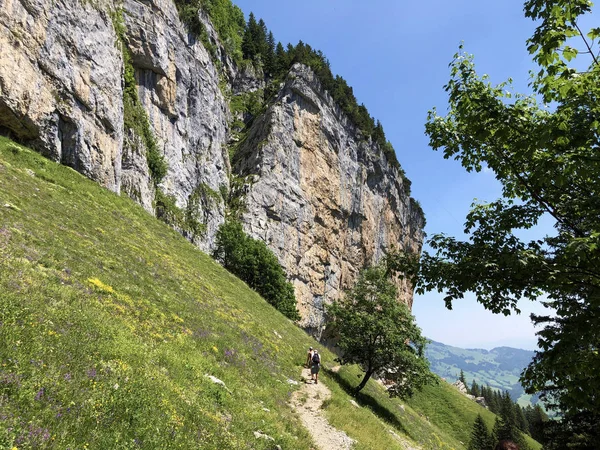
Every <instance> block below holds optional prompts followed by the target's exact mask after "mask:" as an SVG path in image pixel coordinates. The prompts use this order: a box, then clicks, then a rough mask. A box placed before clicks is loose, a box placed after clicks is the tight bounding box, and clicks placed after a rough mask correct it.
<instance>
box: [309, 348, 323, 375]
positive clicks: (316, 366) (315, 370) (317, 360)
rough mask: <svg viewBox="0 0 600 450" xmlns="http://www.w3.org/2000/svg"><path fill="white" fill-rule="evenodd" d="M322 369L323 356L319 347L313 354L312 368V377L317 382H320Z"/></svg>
mask: <svg viewBox="0 0 600 450" xmlns="http://www.w3.org/2000/svg"><path fill="white" fill-rule="evenodd" d="M320 369H321V356H320V355H319V352H318V351H317V349H315V350H314V351H313V355H312V367H311V369H310V377H311V378H312V379H313V380H314V381H315V384H319V370H320Z"/></svg>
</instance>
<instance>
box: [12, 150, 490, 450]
mask: <svg viewBox="0 0 600 450" xmlns="http://www.w3.org/2000/svg"><path fill="white" fill-rule="evenodd" d="M309 345H313V346H314V345H316V343H315V342H314V341H313V340H312V339H311V338H309V337H308V336H307V335H306V334H305V333H304V332H303V331H302V330H300V329H298V328H297V327H296V326H295V325H294V324H293V323H291V322H290V321H289V320H288V319H286V318H285V317H284V316H283V315H281V314H280V313H279V312H277V311H276V310H275V309H274V308H272V307H271V306H270V305H269V304H267V303H266V302H265V301H264V300H263V299H261V298H260V297H259V296H258V295H257V294H255V293H254V292H253V291H251V290H250V289H248V287H247V286H246V285H245V284H244V283H242V282H241V281H239V280H238V279H237V278H235V277H233V276H232V275H230V274H229V273H228V272H226V271H225V270H223V269H222V268H221V267H220V266H219V265H218V264H216V263H215V262H214V261H213V260H212V259H211V258H209V257H208V256H206V255H205V254H203V253H201V252H200V251H198V250H197V249H196V248H195V247H193V246H192V245H191V244H189V243H188V242H187V241H185V240H184V239H183V238H182V237H181V236H179V235H178V234H177V233H176V232H174V231H172V230H171V229H170V228H168V227H167V226H166V225H164V224H163V223H161V222H159V221H157V220H155V219H154V218H152V217H151V216H150V215H148V214H147V213H146V212H145V211H144V210H143V209H142V208H141V207H139V206H137V205H135V204H133V203H132V202H131V201H130V200H128V199H127V198H124V197H119V196H117V195H115V194H113V193H111V192H109V191H107V190H105V189H102V188H100V187H99V186H98V185H96V184H95V183H93V182H91V181H89V180H86V179H85V178H83V177H82V176H80V175H79V174H77V173H75V172H74V171H73V170H71V169H69V168H67V167H64V166H60V165H57V164H54V163H52V162H50V161H48V160H46V159H44V158H42V157H41V156H39V155H38V154H36V153H34V152H31V151H29V150H27V149H25V148H23V147H21V146H18V145H16V144H14V143H12V142H10V141H8V140H7V139H4V138H0V448H13V447H17V448H18V449H24V448H56V449H64V448H73V449H74V448H76V449H85V448H89V449H129V448H131V449H138V448H143V449H175V448H190V449H191V448H194V449H195V448H202V449H229V448H234V449H235V448H255V449H271V448H273V447H274V445H276V444H277V445H280V446H281V447H282V448H284V449H308V448H311V447H312V446H313V443H312V442H311V438H310V436H309V434H308V432H307V431H306V430H305V429H304V428H303V427H302V425H301V424H300V422H299V419H298V418H297V416H296V415H295V414H294V413H293V412H292V411H291V410H290V408H289V406H288V404H287V401H288V399H289V397H290V395H291V393H292V391H293V390H294V389H297V388H298V386H297V385H295V384H290V383H289V381H290V380H298V378H299V375H300V365H301V364H302V363H303V361H304V357H305V353H304V352H305V349H306V348H307V347H308V346H309ZM322 355H323V358H324V361H325V363H326V364H327V365H328V366H330V367H331V365H332V364H333V355H332V354H330V353H329V352H327V351H323V353H322ZM357 374H358V372H357V369H356V368H343V369H342V370H341V371H340V372H339V373H338V374H328V373H327V372H326V373H324V374H323V378H322V381H323V382H325V383H326V384H327V385H328V386H329V387H330V388H331V390H332V392H333V396H332V398H331V400H330V401H328V402H327V403H326V405H325V407H324V413H325V414H326V416H327V417H328V418H329V419H330V421H331V422H332V423H333V424H334V426H336V427H338V428H340V429H342V430H344V431H346V433H347V434H348V435H350V437H352V438H354V439H356V440H357V441H358V443H357V445H356V448H357V449H382V448H386V449H388V448H390V449H392V448H402V446H401V445H400V443H399V442H398V441H397V440H396V438H395V437H394V435H392V434H391V433H390V430H392V431H394V432H395V433H397V434H399V435H403V434H405V435H406V436H408V437H409V439H410V440H414V441H415V442H417V443H420V444H421V445H422V446H423V447H424V448H432V449H433V448H455V449H461V448H464V446H463V445H461V444H460V440H461V439H463V433H462V432H459V431H457V430H456V428H457V427H456V426H455V424H456V423H458V421H465V420H466V421H467V422H466V423H463V424H461V427H458V428H465V429H470V427H471V424H472V422H473V420H474V418H475V414H476V412H475V410H473V411H471V410H472V408H479V407H478V406H477V405H475V404H470V403H469V405H468V406H467V404H466V403H464V402H463V400H464V399H463V398H462V397H461V396H460V394H458V393H457V392H448V393H447V396H448V402H450V403H451V404H454V403H455V402H463V403H457V405H458V406H455V407H453V408H449V407H447V405H446V404H445V403H437V402H436V401H435V399H436V397H438V396H440V395H441V394H436V392H442V390H440V389H445V388H440V387H432V388H431V391H426V392H431V393H432V394H431V396H430V397H431V398H430V397H427V396H425V397H422V398H421V397H417V398H415V399H414V400H413V401H411V402H410V403H407V404H405V405H403V406H402V408H403V409H402V408H401V402H399V401H397V400H389V399H388V398H387V397H386V396H385V393H384V391H383V389H382V388H381V387H380V386H379V385H378V384H377V383H374V382H371V383H369V384H368V386H367V388H365V394H364V395H362V396H361V397H360V398H359V399H358V401H359V403H360V404H361V407H359V408H355V407H354V406H352V405H351V404H350V400H351V397H350V396H349V395H348V394H347V392H346V390H345V388H347V386H349V385H355V384H356V383H357V377H356V375H357ZM208 376H213V377H216V378H218V379H220V380H222V381H223V382H224V383H225V387H224V386H222V385H219V384H215V383H214V382H213V381H211V379H210V378H209V377H208ZM445 395H446V394H445ZM465 401H466V400H465ZM463 409H466V410H467V412H465V411H463ZM479 409H480V408H479ZM433 411H437V413H436V414H434V413H433ZM444 411H447V414H448V415H450V416H451V418H448V417H446V412H444ZM255 431H260V432H262V433H264V434H267V435H269V436H272V437H273V438H274V441H268V440H265V439H262V438H258V439H257V438H256V437H255V435H254V432H255ZM463 442H464V440H463Z"/></svg>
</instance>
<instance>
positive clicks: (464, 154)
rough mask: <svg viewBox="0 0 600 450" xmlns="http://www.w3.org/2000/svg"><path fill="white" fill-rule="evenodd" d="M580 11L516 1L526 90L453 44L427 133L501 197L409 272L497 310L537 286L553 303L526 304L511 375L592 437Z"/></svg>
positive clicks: (592, 80)
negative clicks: (533, 312) (525, 34)
mask: <svg viewBox="0 0 600 450" xmlns="http://www.w3.org/2000/svg"><path fill="white" fill-rule="evenodd" d="M590 12H591V2H590V1H589V0H570V1H566V0H528V1H527V2H526V3H525V14H526V16H527V17H530V18H531V19H533V20H536V21H537V25H538V26H537V29H536V30H535V33H534V34H533V36H532V37H531V38H530V39H529V41H528V44H529V47H528V49H529V51H530V53H531V54H532V55H533V59H534V61H535V62H536V63H537V65H538V66H539V67H538V71H537V73H535V74H534V75H532V81H531V88H532V90H533V92H532V93H531V95H529V96H527V95H520V94H513V93H512V92H510V91H511V86H510V81H509V82H508V83H501V84H499V85H497V86H494V85H492V84H491V83H490V82H489V80H488V77H487V76H482V77H480V76H478V75H477V73H476V71H475V66H474V63H473V58H472V57H471V56H469V55H466V54H464V53H460V54H457V55H455V59H454V61H453V62H452V64H451V79H450V81H449V82H448V84H447V86H446V91H447V92H448V95H449V112H448V114H447V115H446V116H445V117H442V116H439V115H438V114H437V112H436V111H435V110H434V111H432V112H430V115H429V118H428V123H427V125H426V133H427V134H428V135H429V138H430V145H431V146H432V147H433V148H434V149H435V150H442V151H443V152H444V157H445V158H452V159H456V160H459V161H460V162H461V163H462V165H463V166H464V168H465V169H466V170H467V171H469V172H471V171H480V170H482V169H483V168H488V169H490V170H492V171H493V172H494V173H495V175H496V178H497V180H498V181H499V182H500V183H501V184H502V198H501V199H499V200H497V201H494V202H492V203H489V204H475V205H473V207H472V209H471V211H470V213H469V214H468V215H467V218H466V223H465V233H466V234H467V239H466V240H464V241H461V240H458V239H455V238H453V237H449V236H446V235H435V236H433V237H432V239H430V241H429V245H430V247H431V248H432V249H433V253H432V254H429V253H425V254H424V255H423V258H422V260H421V272H420V279H419V280H418V282H419V287H418V291H420V292H423V291H425V290H433V289H436V290H439V291H444V292H445V294H446V295H445V301H446V304H447V306H448V307H451V305H452V302H453V301H454V300H457V299H460V298H462V297H463V295H464V293H465V292H467V291H471V292H474V293H475V295H476V298H477V300H478V301H479V302H480V303H482V304H483V305H484V306H485V307H486V308H488V309H489V310H491V311H493V312H495V313H503V314H506V315H508V314H510V313H511V312H512V311H516V312H518V302H519V301H520V300H521V299H530V300H534V299H536V298H537V297H538V296H540V295H541V294H545V295H546V300H545V304H546V305H547V306H548V307H549V308H550V309H551V311H554V312H555V313H554V314H551V313H550V314H548V315H545V316H533V321H534V323H536V324H538V325H543V326H544V328H543V329H542V330H541V331H540V332H539V333H538V346H539V348H540V350H539V351H537V352H536V354H535V356H534V358H533V361H532V362H531V364H530V365H529V366H528V368H527V369H526V370H525V371H524V372H523V374H522V377H521V381H522V383H523V384H524V387H525V389H526V391H527V392H528V393H535V392H541V395H540V398H541V399H542V400H544V401H545V402H546V405H548V407H549V408H551V409H555V410H559V411H562V413H563V416H562V420H561V421H559V422H557V423H556V424H554V426H555V427H556V428H557V429H558V430H559V431H557V433H562V434H563V435H564V436H567V437H568V436H571V438H566V439H571V441H572V442H574V443H573V448H588V447H586V446H590V445H592V446H593V445H595V444H594V443H597V442H600V370H599V369H600V355H599V354H598V351H599V350H600V333H598V330H599V329H600V156H599V155H600V139H599V128H600V65H599V63H598V62H599V59H598V54H597V51H598V50H597V48H596V47H595V45H596V44H597V42H596V41H597V40H598V39H599V38H600V28H593V29H591V30H584V29H582V28H581V27H580V23H581V21H580V20H579V19H580V18H581V16H582V15H584V14H588V13H590ZM575 46H578V47H579V48H580V49H581V51H579V50H578V49H576V48H575ZM576 62H577V63H576ZM581 67H584V69H579V68H581ZM538 99H539V100H538ZM540 100H541V102H542V104H539V101H540ZM548 105H550V106H548ZM543 216H546V217H549V218H551V219H552V220H553V221H554V223H555V231H554V232H553V233H552V234H551V235H548V236H545V237H541V238H539V239H535V240H524V239H522V238H521V237H519V233H518V231H519V230H522V229H530V228H533V227H535V226H536V224H537V223H538V221H539V220H540V219H541V218H542V217H543ZM560 430H562V431H560ZM575 437H576V438H575Z"/></svg>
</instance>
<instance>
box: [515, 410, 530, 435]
mask: <svg viewBox="0 0 600 450" xmlns="http://www.w3.org/2000/svg"><path fill="white" fill-rule="evenodd" d="M514 409H515V416H516V423H517V427H518V428H519V430H521V431H522V432H523V433H527V434H529V423H528V422H527V417H525V412H524V411H523V408H521V406H519V404H517V403H515V404H514Z"/></svg>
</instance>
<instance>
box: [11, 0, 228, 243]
mask: <svg viewBox="0 0 600 450" xmlns="http://www.w3.org/2000/svg"><path fill="white" fill-rule="evenodd" d="M117 6H119V5H116V4H113V2H112V1H109V0H103V1H95V2H72V1H67V0H0V127H2V128H3V129H4V130H5V132H6V131H9V132H10V134H11V135H12V136H14V137H16V138H18V139H19V140H21V141H23V142H26V143H28V144H30V145H32V146H33V147H35V148H37V149H38V150H39V151H40V152H42V153H43V154H45V155H47V156H48V157H50V158H51V159H53V160H55V161H59V162H61V163H63V164H66V165H69V166H71V167H73V168H74V169H75V170H77V171H79V172H81V173H82V174H84V175H86V176H88V177H89V178H91V179H93V180H96V181H98V182H99V183H101V184H102V185H104V186H105V187H107V188H109V189H111V190H113V191H115V192H117V193H119V192H121V191H123V192H125V193H127V194H128V195H129V196H131V197H132V198H133V199H134V200H136V201H138V202H139V203H140V204H142V205H143V206H144V207H145V208H146V209H147V210H149V211H153V201H154V186H153V183H152V180H151V178H150V173H149V170H148V165H147V162H146V154H145V153H146V150H145V148H144V146H143V144H142V142H141V141H140V139H139V136H135V135H133V134H132V133H131V130H124V129H123V120H124V116H123V114H124V111H123V56H122V51H121V48H120V44H119V41H118V37H117V33H116V32H115V28H114V25H113V23H114V11H115V10H116V7H117ZM122 6H123V9H124V14H123V17H124V19H125V26H126V29H127V31H126V36H125V41H126V45H127V47H128V48H129V51H130V52H131V55H132V63H133V67H134V69H135V76H136V80H137V82H138V88H139V89H138V90H139V97H140V100H141V101H142V104H143V106H144V109H145V110H146V112H147V114H148V117H149V120H150V124H151V127H152V130H153V132H154V136H155V138H156V140H157V143H158V147H159V151H160V153H161V154H163V155H164V157H165V160H166V162H167V164H168V167H169V170H168V173H167V175H166V177H165V179H164V180H163V183H162V185H161V188H162V190H163V191H164V192H165V193H166V194H169V195H172V196H174V197H175V199H176V200H177V204H178V206H180V207H181V208H186V207H187V206H188V203H189V199H190V197H192V196H193V195H194V194H195V193H198V192H199V191H201V192H206V191H207V190H210V191H212V192H219V189H220V187H221V186H227V185H228V183H229V181H228V172H229V159H228V156H227V153H226V151H225V148H224V143H225V142H227V134H228V121H229V108H228V105H227V102H226V101H225V99H224V97H223V95H222V94H221V91H220V89H219V74H218V72H217V70H216V68H215V66H214V64H213V62H212V60H211V58H210V55H209V54H208V52H207V51H206V49H205V48H204V47H203V46H202V44H200V43H199V42H195V40H194V39H192V38H190V37H189V36H188V33H187V31H186V30H185V28H184V27H183V26H182V24H181V23H180V22H179V18H178V14H177V10H176V8H175V5H174V4H173V2H172V1H171V0H152V1H143V2H142V1H136V0H125V1H124V3H123V5H122ZM200 197H201V198H200V201H199V202H197V204H194V207H196V208H197V209H199V211H196V213H197V214H198V215H199V216H200V217H201V219H202V221H203V222H204V224H205V225H206V228H207V232H206V235H205V236H204V239H202V240H201V241H198V242H197V243H198V245H199V246H200V247H201V248H203V249H205V250H207V249H209V248H210V246H211V245H212V242H213V238H214V234H215V232H216V230H217V228H218V226H219V225H220V223H222V222H223V217H224V203H223V202H222V201H216V200H215V196H214V195H213V196H204V197H203V196H200ZM209 197H210V198H209Z"/></svg>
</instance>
